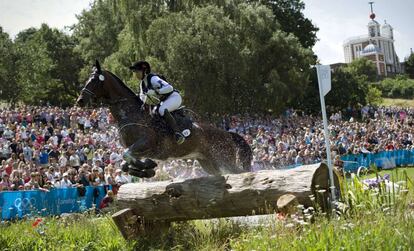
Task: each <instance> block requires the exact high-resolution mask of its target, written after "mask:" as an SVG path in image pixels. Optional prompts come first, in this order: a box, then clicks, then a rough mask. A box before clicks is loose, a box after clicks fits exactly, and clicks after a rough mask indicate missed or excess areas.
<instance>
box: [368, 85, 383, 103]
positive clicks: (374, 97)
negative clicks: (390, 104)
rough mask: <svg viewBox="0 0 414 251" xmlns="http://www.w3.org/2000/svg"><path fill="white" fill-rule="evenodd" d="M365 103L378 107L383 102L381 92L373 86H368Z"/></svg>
mask: <svg viewBox="0 0 414 251" xmlns="http://www.w3.org/2000/svg"><path fill="white" fill-rule="evenodd" d="M366 101H367V104H370V105H380V104H381V103H382V102H383V98H382V92H381V90H380V89H378V88H376V87H375V86H369V87H368V91H367V96H366Z"/></svg>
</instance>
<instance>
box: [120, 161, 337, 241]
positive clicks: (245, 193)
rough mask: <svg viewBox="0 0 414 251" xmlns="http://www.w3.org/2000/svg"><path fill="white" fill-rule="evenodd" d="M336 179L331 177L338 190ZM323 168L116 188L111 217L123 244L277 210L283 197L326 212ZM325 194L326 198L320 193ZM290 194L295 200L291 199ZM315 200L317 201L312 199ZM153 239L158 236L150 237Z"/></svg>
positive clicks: (269, 171)
mask: <svg viewBox="0 0 414 251" xmlns="http://www.w3.org/2000/svg"><path fill="white" fill-rule="evenodd" d="M339 178H340V177H339V174H338V172H334V180H335V186H336V187H337V189H338V191H340V187H339ZM328 181H329V176H328V167H327V165H326V164H324V163H319V164H314V165H304V166H299V167H296V168H293V169H284V170H283V169H282V170H263V171H258V172H247V173H241V174H228V175H223V176H207V177H200V178H194V179H188V180H168V181H159V182H147V183H130V184H125V185H123V186H121V187H120V189H119V191H118V195H117V202H116V204H115V205H116V207H117V208H118V209H121V210H120V211H118V212H117V213H115V214H114V215H113V216H112V217H113V220H114V222H115V224H116V225H117V226H118V228H119V229H120V231H121V233H122V234H123V236H124V237H125V238H126V239H131V238H135V237H136V236H137V235H140V234H143V233H148V232H152V234H154V232H153V230H156V231H157V230H158V231H164V230H165V229H168V226H169V224H170V223H171V222H174V221H187V220H194V219H210V218H221V217H232V216H249V215H259V214H270V213H273V212H277V211H280V210H279V209H278V205H277V204H278V203H279V207H280V209H282V208H281V207H282V206H281V205H283V201H284V200H285V198H281V200H282V202H281V201H279V202H278V199H279V198H280V197H282V196H283V195H287V194H289V195H290V196H287V197H286V196H285V197H286V198H288V200H287V201H295V203H299V204H302V205H304V206H305V207H307V206H314V205H315V202H316V203H318V204H319V205H320V206H321V207H322V208H325V207H326V201H327V197H328V196H329V194H328V193H329V192H328V191H329V186H328ZM321 190H325V191H326V192H325V193H321ZM291 195H293V196H294V198H293V197H292V196H291ZM311 195H314V197H315V198H316V200H314V201H312V200H311ZM155 234H157V233H155Z"/></svg>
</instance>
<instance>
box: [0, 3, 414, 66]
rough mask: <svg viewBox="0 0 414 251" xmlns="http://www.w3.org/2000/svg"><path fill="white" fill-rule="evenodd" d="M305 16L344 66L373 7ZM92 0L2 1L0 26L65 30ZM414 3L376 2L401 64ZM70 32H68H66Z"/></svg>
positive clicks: (349, 6)
mask: <svg viewBox="0 0 414 251" xmlns="http://www.w3.org/2000/svg"><path fill="white" fill-rule="evenodd" d="M303 1H304V2H305V5H306V7H305V11H304V12H305V16H306V17H307V18H309V19H311V20H312V22H313V23H314V24H315V25H316V26H317V27H319V31H318V33H317V36H318V38H319V41H318V42H317V44H316V45H315V47H314V48H313V50H314V51H315V53H316V54H317V55H318V57H319V59H320V61H321V63H322V64H332V63H338V62H344V54H343V49H342V44H343V41H344V40H345V39H347V38H349V37H352V36H358V35H365V34H367V24H368V22H369V17H368V16H369V14H370V7H369V5H368V1H365V0H303ZM89 4H90V0H0V26H2V27H3V30H4V31H6V32H7V33H9V34H10V35H11V36H12V37H14V36H15V35H16V34H17V33H18V32H19V31H21V30H23V29H27V28H29V27H39V26H40V24H41V23H47V24H48V25H49V26H51V27H56V28H59V29H65V27H67V26H70V25H72V24H74V23H76V21H77V19H76V16H75V15H76V14H79V13H81V11H82V10H83V9H85V8H88V7H89ZM413 10H414V1H413V0H392V1H391V0H377V1H375V3H374V12H375V13H376V16H377V17H376V20H377V21H378V22H379V23H380V24H383V23H384V19H385V20H387V23H389V24H391V26H392V27H393V28H394V38H395V48H396V50H397V55H398V56H399V57H400V61H403V59H404V57H406V56H408V55H409V53H410V48H414V14H413ZM66 30H67V29H66Z"/></svg>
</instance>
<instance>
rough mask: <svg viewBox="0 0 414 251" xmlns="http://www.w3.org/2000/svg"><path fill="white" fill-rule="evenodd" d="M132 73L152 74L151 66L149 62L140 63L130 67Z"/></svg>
mask: <svg viewBox="0 0 414 251" xmlns="http://www.w3.org/2000/svg"><path fill="white" fill-rule="evenodd" d="M129 69H130V70H132V71H144V73H150V72H151V66H150V64H149V63H148V62H147V61H138V62H136V63H135V64H133V65H132V66H130V67H129Z"/></svg>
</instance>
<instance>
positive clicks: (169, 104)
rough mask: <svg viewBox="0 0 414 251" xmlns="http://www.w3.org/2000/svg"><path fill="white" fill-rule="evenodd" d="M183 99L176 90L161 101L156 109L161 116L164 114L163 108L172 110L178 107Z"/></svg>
mask: <svg viewBox="0 0 414 251" xmlns="http://www.w3.org/2000/svg"><path fill="white" fill-rule="evenodd" d="M182 102H183V99H182V98H181V95H180V94H179V93H178V92H173V93H171V95H170V96H169V97H168V98H167V99H166V100H164V102H162V103H161V106H160V108H159V109H158V111H159V113H160V115H161V116H164V110H165V109H167V110H168V111H169V112H173V111H175V110H177V109H178V108H180V106H181V103H182Z"/></svg>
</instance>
